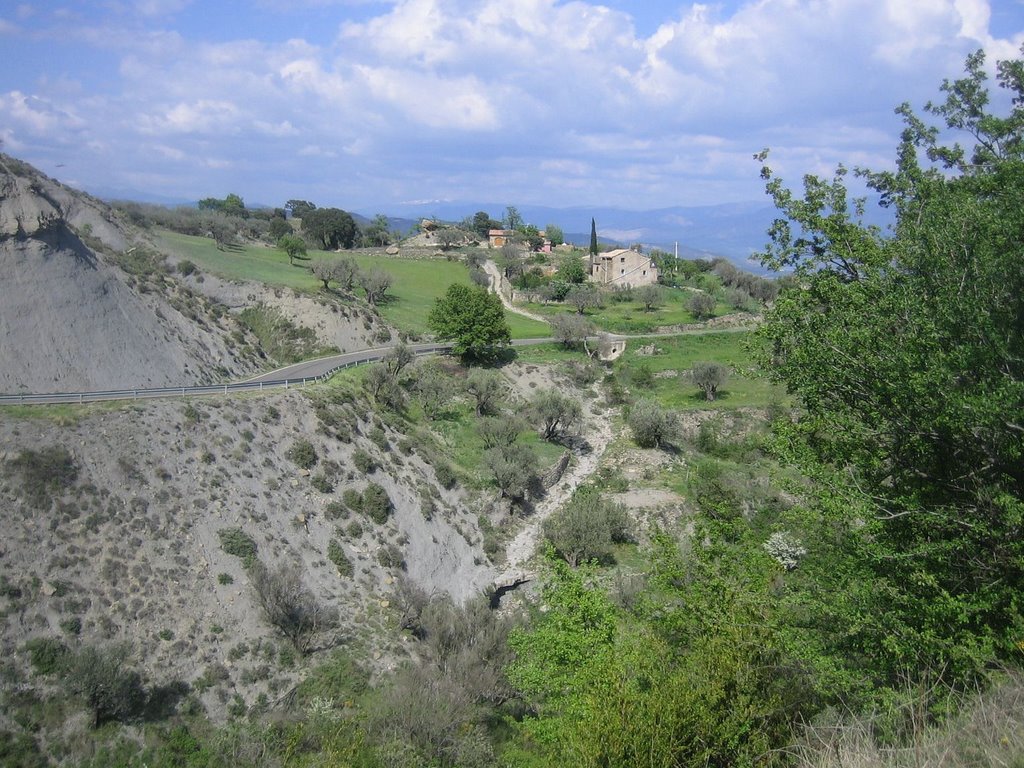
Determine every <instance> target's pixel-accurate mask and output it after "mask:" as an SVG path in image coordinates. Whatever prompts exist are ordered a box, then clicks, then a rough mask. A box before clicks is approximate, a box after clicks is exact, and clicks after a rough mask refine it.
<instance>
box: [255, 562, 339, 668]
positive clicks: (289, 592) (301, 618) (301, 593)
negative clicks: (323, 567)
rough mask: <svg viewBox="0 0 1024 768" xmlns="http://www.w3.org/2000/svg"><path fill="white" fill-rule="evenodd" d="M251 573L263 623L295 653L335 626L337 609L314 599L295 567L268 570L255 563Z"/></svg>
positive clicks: (309, 646)
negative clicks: (275, 630) (278, 633)
mask: <svg viewBox="0 0 1024 768" xmlns="http://www.w3.org/2000/svg"><path fill="white" fill-rule="evenodd" d="M251 574H252V585H253V588H254V589H255V590H256V596H257V598H258V599H259V603H260V606H261V607H262V608H263V612H264V613H265V614H266V616H267V620H268V621H270V623H271V624H273V625H274V626H275V627H277V628H278V629H280V630H281V632H282V633H283V634H284V636H285V637H287V638H288V639H289V640H291V642H292V645H294V646H295V650H297V651H298V652H299V653H301V654H305V653H307V652H308V651H309V650H310V649H311V648H312V645H313V641H314V640H315V638H316V635H317V634H318V633H320V632H323V631H325V630H328V629H331V628H333V627H335V626H336V625H337V623H338V613H337V610H336V609H334V608H331V607H329V606H326V605H323V604H321V603H320V602H319V601H318V600H317V599H316V597H315V596H314V595H313V593H312V592H311V591H310V590H309V588H308V587H307V586H306V585H305V584H304V583H303V581H302V574H301V573H300V571H299V568H298V567H297V566H294V565H284V564H282V565H280V566H278V567H276V568H269V567H268V566H266V565H264V564H263V563H262V562H260V561H259V560H257V561H256V562H255V563H253V566H252V571H251Z"/></svg>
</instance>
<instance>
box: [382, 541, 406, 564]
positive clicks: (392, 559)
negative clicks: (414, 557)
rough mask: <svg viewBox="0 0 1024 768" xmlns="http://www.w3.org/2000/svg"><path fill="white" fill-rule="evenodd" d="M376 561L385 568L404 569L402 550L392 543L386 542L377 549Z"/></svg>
mask: <svg viewBox="0 0 1024 768" xmlns="http://www.w3.org/2000/svg"><path fill="white" fill-rule="evenodd" d="M377 562H378V563H380V564H381V565H382V566H384V567H385V568H401V569H402V570H405V558H404V557H403V556H402V550H400V549H399V548H398V547H396V546H395V545H394V544H388V545H386V546H383V547H381V548H380V549H378V550H377Z"/></svg>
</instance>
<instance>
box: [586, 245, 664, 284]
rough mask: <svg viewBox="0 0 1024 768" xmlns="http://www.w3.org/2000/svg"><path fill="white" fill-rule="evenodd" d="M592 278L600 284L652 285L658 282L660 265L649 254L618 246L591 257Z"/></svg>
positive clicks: (592, 280)
mask: <svg viewBox="0 0 1024 768" xmlns="http://www.w3.org/2000/svg"><path fill="white" fill-rule="evenodd" d="M590 280H591V282H594V283H599V284H600V285H612V286H614V285H631V286H633V287H636V286H639V285H651V284H653V283H656V282H658V267H657V266H656V265H655V263H654V261H653V260H652V259H651V258H650V257H649V256H644V255H643V254H642V253H639V252H637V251H634V250H631V249H629V248H618V249H616V250H614V251H608V252H607V253H598V254H597V255H594V256H591V257H590Z"/></svg>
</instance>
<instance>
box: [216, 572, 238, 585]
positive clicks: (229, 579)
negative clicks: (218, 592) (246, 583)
mask: <svg viewBox="0 0 1024 768" xmlns="http://www.w3.org/2000/svg"><path fill="white" fill-rule="evenodd" d="M217 583H218V584H222V585H225V586H226V585H228V584H234V583H235V577H234V576H232V575H231V574H230V573H218V574H217Z"/></svg>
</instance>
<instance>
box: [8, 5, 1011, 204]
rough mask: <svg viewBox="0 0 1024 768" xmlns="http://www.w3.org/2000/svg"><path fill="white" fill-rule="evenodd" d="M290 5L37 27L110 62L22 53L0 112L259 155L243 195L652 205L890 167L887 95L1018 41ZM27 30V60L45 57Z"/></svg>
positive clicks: (864, 28)
mask: <svg viewBox="0 0 1024 768" xmlns="http://www.w3.org/2000/svg"><path fill="white" fill-rule="evenodd" d="M298 2H299V3H300V7H299V8H292V11H291V12H289V13H281V14H280V15H276V14H275V15H273V16H272V19H273V23H274V24H275V28H274V29H273V30H272V31H268V32H266V34H264V35H260V34H258V28H257V26H256V22H257V21H258V14H257V16H256V17H253V19H249V21H250V24H248V25H247V26H246V27H245V29H246V33H245V34H246V35H247V37H246V39H232V37H231V31H230V30H228V29H223V30H217V31H216V32H217V33H218V34H219V35H220V37H219V38H218V37H217V35H216V34H211V35H206V36H204V38H205V39H204V40H203V41H199V40H196V39H195V38H194V33H191V32H186V31H185V30H187V29H191V27H189V26H188V25H182V26H181V27H177V28H176V27H175V25H174V21H175V20H176V19H178V18H179V17H180V18H184V17H187V15H188V14H189V13H191V9H190V8H189V7H188V6H187V4H186V3H184V2H182V0H146V1H145V2H140V3H136V4H135V8H134V12H132V13H123V12H122V13H113V14H107V15H106V16H104V15H103V14H102V13H98V14H96V18H92V17H90V18H89V19H88V20H87V21H88V23H87V24H86V23H81V24H78V25H75V26H70V25H69V26H65V27H62V28H61V29H60V30H59V31H60V32H61V34H60V35H58V34H57V33H56V32H51V33H50V34H51V36H52V38H53V40H58V39H59V40H61V41H63V40H64V35H68V36H70V37H69V40H70V43H69V44H73V45H77V46H79V47H80V50H85V51H86V52H88V51H100V52H101V54H102V55H101V56H100V57H97V58H99V59H104V60H106V61H108V62H109V61H110V57H111V55H112V56H113V57H114V60H115V62H116V69H114V68H113V67H111V70H110V71H109V72H105V73H104V74H103V75H102V76H101V75H98V74H97V73H96V72H91V71H88V70H87V69H86V68H85V67H84V65H83V71H82V72H81V74H79V73H78V72H76V78H77V79H78V80H79V81H80V82H81V83H83V84H84V85H83V86H82V88H81V92H78V91H76V90H74V89H71V88H68V87H67V86H64V87H63V89H62V90H61V89H59V87H58V82H59V75H60V74H61V73H62V70H60V69H59V68H56V67H54V68H50V67H48V66H46V60H45V58H44V56H43V54H41V53H34V55H38V56H39V57H40V58H39V61H38V63H37V66H35V67H33V68H32V69H33V72H32V75H31V79H29V78H28V77H25V78H22V79H19V80H14V79H13V78H12V79H10V80H6V79H4V77H5V76H4V75H3V74H2V73H0V87H2V88H3V89H4V90H6V91H8V94H7V95H6V96H2V97H0V116H3V118H4V122H6V123H8V124H9V125H10V126H13V130H14V133H15V134H16V136H17V137H18V138H19V139H23V138H24V136H25V135H27V134H28V133H30V132H35V133H39V134H40V135H41V134H44V133H48V134H50V135H59V134H61V132H69V131H73V130H76V131H86V132H88V133H89V134H90V138H92V139H95V140H97V141H100V142H101V143H102V144H104V145H106V146H118V147H122V148H128V147H132V146H134V145H138V146H139V147H140V149H139V151H137V152H131V151H130V150H127V149H122V150H121V151H122V152H123V154H124V155H125V160H124V162H125V163H127V162H129V161H131V162H136V163H143V164H144V166H145V167H140V168H139V169H138V172H139V173H145V172H148V171H147V169H152V172H153V174H154V178H155V177H157V176H160V175H161V174H160V173H159V169H160V168H161V167H162V165H161V164H163V163H182V162H183V161H184V160H186V159H189V160H191V162H192V163H193V165H194V166H197V167H203V168H206V169H207V171H209V173H210V174H211V177H212V175H213V173H214V172H215V171H218V170H222V171H226V172H230V173H231V174H241V173H243V171H244V169H246V168H255V167H256V166H257V165H262V166H263V173H262V174H261V176H260V177H259V180H258V181H254V183H260V184H267V185H269V184H273V183H275V181H274V174H275V173H276V174H284V175H289V174H290V175H294V179H293V180H290V181H289V182H288V183H291V184H299V183H308V184H309V185H310V186H311V187H315V186H316V185H322V188H324V189H334V188H336V185H335V179H336V177H337V175H338V174H339V173H343V174H345V175H347V176H351V177H353V178H358V179H359V189H360V190H361V191H362V192H364V193H365V194H373V193H374V190H376V193H377V194H380V195H387V196H390V197H391V198H392V199H408V198H414V197H415V198H420V197H436V196H437V195H439V194H446V195H452V196H460V195H461V196H465V195H478V196H479V195H483V196H485V197H489V196H490V195H491V194H500V195H501V196H502V197H505V198H507V199H510V200H515V199H516V198H517V196H520V195H522V196H524V197H523V198H521V199H525V197H526V196H530V197H532V198H533V199H534V200H537V199H540V198H542V197H543V196H545V195H563V196H564V202H576V201H593V202H600V201H608V202H618V203H619V204H632V205H637V204H642V202H641V201H644V200H651V201H653V200H659V201H662V202H663V203H664V204H670V203H672V202H685V201H686V199H687V198H690V199H691V201H692V199H696V198H699V199H706V198H707V197H708V196H709V195H717V196H722V197H725V198H732V199H738V198H740V197H741V196H745V195H748V194H749V193H750V190H752V189H757V188H758V187H759V181H758V180H757V178H756V164H755V163H753V161H752V160H751V158H750V156H751V154H752V153H753V152H755V151H757V150H759V149H761V148H762V147H763V146H766V145H771V146H773V147H777V148H778V151H777V153H776V155H775V157H777V158H779V162H780V163H782V164H783V165H784V166H785V167H786V168H787V170H791V171H793V172H795V173H797V174H799V173H802V172H803V171H804V170H812V169H818V168H828V167H830V166H831V165H834V163H835V162H836V161H838V160H841V159H845V160H846V161H847V162H848V163H849V164H853V163H855V162H861V160H863V161H865V162H866V163H867V164H870V165H873V166H877V165H878V164H879V162H881V163H882V164H885V163H887V162H890V157H891V153H892V151H893V148H894V145H895V140H896V135H897V134H896V132H897V131H898V129H899V125H898V122H897V120H896V118H895V117H894V116H893V115H892V108H893V107H894V106H895V105H896V104H898V103H900V102H901V101H903V100H905V99H906V100H910V101H911V102H912V103H914V104H917V105H920V104H921V103H922V102H923V101H924V100H926V99H928V98H933V97H934V96H935V95H936V87H937V85H938V83H939V82H940V81H941V80H942V78H943V77H952V76H956V75H957V74H958V73H959V71H960V67H961V64H962V61H963V56H964V54H965V53H966V52H968V51H971V50H973V49H975V48H977V47H979V46H984V47H985V48H986V49H987V50H989V51H993V52H999V55H1001V56H1002V57H1004V58H1005V57H1010V56H1015V55H1016V53H1017V51H1016V48H1017V47H1019V43H1020V41H1021V38H1020V36H1019V35H1018V36H1017V37H1015V38H1014V39H1012V40H999V39H994V38H993V37H992V35H991V33H990V31H989V28H990V17H991V13H990V5H989V4H988V3H987V2H985V0H814V1H813V2H811V1H805V0H799V1H798V0H750V1H749V2H746V3H745V4H742V5H740V6H739V7H737V8H736V9H735V10H731V11H727V10H725V8H724V6H721V5H701V4H686V5H679V6H675V7H676V8H677V10H676V12H675V13H674V15H669V13H668V12H666V17H665V19H664V21H663V23H662V24H661V25H660V26H658V27H648V28H649V29H653V30H654V31H653V32H652V33H651V34H649V35H646V36H643V35H638V34H637V32H636V29H635V27H634V25H633V23H632V21H631V19H630V17H629V16H628V15H627V14H625V13H623V12H622V11H618V10H612V9H609V8H607V7H604V6H602V5H599V4H597V3H596V2H583V1H580V0H571V1H568V2H562V1H561V0H394V1H393V2H387V3H385V2H373V3H362V2H360V1H359V0H352V2H346V1H345V0H341V1H340V2H331V0H298ZM194 5H195V7H196V8H198V7H199V6H198V4H194ZM270 5H273V6H274V7H275V8H284V4H282V3H279V0H265V1H264V6H270ZM312 6H316V7H317V8H318V10H317V11H315V14H316V16H315V17H316V18H324V17H325V15H327V13H328V12H327V11H325V9H333V10H332V11H330V13H333V16H334V18H335V19H336V22H335V24H333V25H332V26H330V27H329V28H328V29H327V30H325V31H324V32H323V35H322V37H320V38H319V40H320V41H321V42H320V43H314V42H310V41H308V40H304V39H302V38H300V37H297V35H299V34H300V32H302V31H303V29H304V28H303V27H302V26H301V23H300V22H301V21H302V13H303V11H302V10H301V9H302V8H308V7H312ZM620 6H623V7H628V4H625V3H620ZM105 7H107V6H105ZM145 14H156V17H154V16H153V15H149V16H147V15H145ZM647 16H648V17H649V16H650V13H649V12H648V13H647ZM157 18H159V23H158V22H157ZM40 19H41V15H40V14H36V15H35V16H31V17H30V18H28V19H27V20H26V21H25V22H24V23H25V24H26V25H27V24H42V21H41V20H40ZM193 21H194V20H193ZM19 23H21V22H19ZM290 24H295V25H296V26H294V27H289V26H288V25H290ZM33 29H34V33H35V34H36V36H37V38H38V39H37V40H36V41H34V42H37V44H36V45H35V47H34V48H33V52H36V51H42V50H45V49H46V45H40V44H38V41H39V40H42V41H43V42H48V41H47V40H46V33H45V30H43V31H41V29H42V28H39V27H36V28H33ZM0 31H2V30H0ZM306 31H307V33H308V30H306ZM288 35H292V36H293V37H292V39H288V37H287V36H288ZM5 42H6V40H5ZM83 45H84V46H89V47H88V48H84V49H82V48H81V46H83ZM88 59H89V57H88V55H80V56H78V60H81V61H83V62H88ZM108 66H110V65H109V63H108ZM97 82H101V83H102V86H101V87H100V88H99V89H98V90H96V91H94V92H92V93H90V88H92V87H94V85H89V84H90V83H91V84H95V83H97ZM57 104H59V105H61V106H60V107H56V106H54V105H57ZM120 116H125V117H120ZM76 119H77V120H78V121H79V122H78V123H77V124H76V122H75V120H76ZM154 144H155V145H156V146H158V147H162V148H163V149H156V150H152V151H150V152H148V153H147V152H144V151H142V148H143V147H149V146H152V145H154ZM83 145H85V142H83ZM200 158H214V160H213V161H212V164H211V162H210V161H209V160H206V161H204V160H201V159H200ZM253 158H259V161H260V162H259V163H257V162H255V161H254V159H253ZM538 169H539V170H540V171H541V172H542V173H543V174H544V175H545V176H546V178H545V179H544V183H543V184H538V181H537V176H538V174H537V171H538ZM123 173H125V172H122V175H123ZM161 178H162V177H161ZM232 178H236V176H234V175H233V176H232ZM161 183H163V182H161ZM496 185H497V186H496ZM318 188H319V187H318ZM248 197H250V198H253V197H263V198H265V199H273V197H272V195H271V194H269V193H267V194H264V193H262V192H260V193H257V192H251V193H249V194H248ZM549 202H559V201H558V200H555V201H549Z"/></svg>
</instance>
